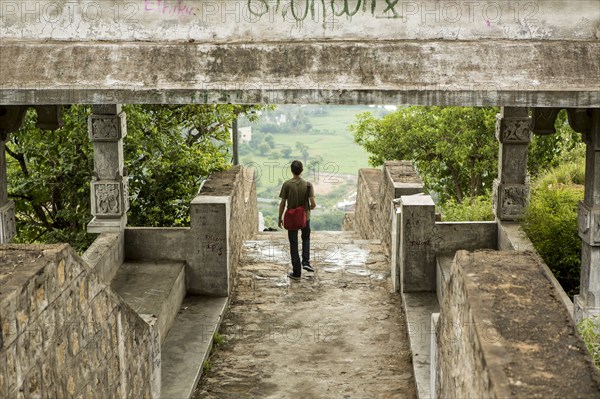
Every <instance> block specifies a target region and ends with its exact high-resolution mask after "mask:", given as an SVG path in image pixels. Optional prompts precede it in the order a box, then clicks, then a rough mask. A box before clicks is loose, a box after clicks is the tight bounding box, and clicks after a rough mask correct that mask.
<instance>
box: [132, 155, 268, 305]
mask: <svg viewBox="0 0 600 399" xmlns="http://www.w3.org/2000/svg"><path fill="white" fill-rule="evenodd" d="M190 219H191V222H190V227H189V228H149V227H133V228H129V227H128V228H127V229H126V230H125V242H126V250H125V257H126V259H127V260H176V261H185V262H187V267H186V275H187V276H186V280H187V288H188V292H189V293H191V294H198V295H216V296H227V295H228V294H229V293H230V292H231V288H232V284H233V281H234V279H235V275H236V272H237V270H236V267H235V266H236V265H237V264H238V262H239V259H240V256H241V253H242V246H243V242H244V241H245V240H248V239H251V238H252V237H254V235H255V234H256V232H257V231H258V206H257V199H256V182H255V180H254V174H253V172H252V171H251V170H244V169H243V168H242V167H241V166H233V167H231V169H229V170H227V171H223V172H217V173H214V174H212V175H211V176H210V178H209V179H208V180H207V181H206V182H205V183H204V185H203V186H202V188H201V190H200V193H199V194H198V195H197V196H196V198H194V199H193V200H192V203H191V205H190Z"/></svg>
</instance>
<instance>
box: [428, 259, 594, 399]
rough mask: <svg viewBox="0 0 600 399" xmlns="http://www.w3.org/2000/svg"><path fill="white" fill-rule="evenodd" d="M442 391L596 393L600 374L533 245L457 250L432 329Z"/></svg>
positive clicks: (457, 394) (476, 394)
mask: <svg viewBox="0 0 600 399" xmlns="http://www.w3.org/2000/svg"><path fill="white" fill-rule="evenodd" d="M436 343H437V349H436V357H437V368H436V370H437V375H432V379H434V383H435V387H436V389H435V392H436V394H437V397H441V398H498V399H499V398H502V399H505V398H533V397H536V398H548V397H553V398H566V397H568V398H600V374H599V373H598V370H597V369H596V367H595V366H594V365H593V363H592V361H591V358H590V356H589V354H588V352H587V349H586V348H585V345H584V343H583V341H582V340H581V338H580V337H579V335H578V334H577V332H576V327H575V325H574V323H573V320H572V319H571V316H570V315H569V313H568V312H567V310H566V309H565V308H564V306H563V304H562V303H561V301H560V299H559V298H558V295H557V293H556V292H555V289H554V286H553V285H552V282H551V281H550V280H549V279H548V277H547V276H546V274H545V272H544V270H543V268H542V266H541V264H540V262H539V260H538V258H537V257H536V256H535V255H534V254H533V253H532V252H530V251H490V250H482V251H475V252H467V251H459V252H457V254H456V257H455V259H454V263H453V265H452V267H451V272H450V277H449V281H448V283H447V286H446V293H445V295H444V296H443V299H442V303H441V309H440V317H439V322H438V325H437V329H436Z"/></svg>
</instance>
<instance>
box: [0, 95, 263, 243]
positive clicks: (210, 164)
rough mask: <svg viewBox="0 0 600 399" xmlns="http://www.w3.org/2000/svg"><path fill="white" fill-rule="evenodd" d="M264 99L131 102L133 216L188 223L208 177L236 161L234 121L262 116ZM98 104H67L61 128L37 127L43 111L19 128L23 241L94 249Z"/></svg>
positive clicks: (16, 159) (14, 158)
mask: <svg viewBox="0 0 600 399" xmlns="http://www.w3.org/2000/svg"><path fill="white" fill-rule="evenodd" d="M261 108H262V107H260V106H237V105H236V106H234V105H218V106H217V105H185V106H157V105H149V106H141V105H130V106H125V107H124V110H125V112H126V113H127V126H128V135H127V137H126V138H125V143H124V144H125V145H124V147H125V148H124V150H125V151H124V152H125V164H126V167H127V169H128V172H129V184H130V196H131V209H130V211H129V223H130V224H131V225H144V226H183V225H187V224H188V223H189V208H188V207H189V201H190V200H191V199H192V197H193V196H194V195H195V194H196V193H197V191H198V187H199V184H200V181H201V179H202V178H203V177H206V176H207V175H208V174H209V173H210V172H212V171H214V170H219V169H224V168H226V167H227V166H228V165H229V159H230V156H229V153H228V149H229V144H230V143H229V127H230V126H231V123H232V121H233V119H234V118H235V117H237V115H240V114H246V115H248V118H249V119H250V120H256V118H257V116H256V110H259V109H261ZM90 112H91V109H90V107H85V106H79V105H77V106H72V107H70V108H68V109H65V112H64V113H63V119H64V122H65V125H64V126H63V127H62V128H60V129H58V130H57V131H54V132H48V131H42V130H40V129H38V128H36V127H35V120H36V116H35V112H34V111H29V112H28V113H27V116H26V119H25V122H24V125H23V127H22V128H21V129H20V130H19V131H18V132H16V133H15V134H13V135H11V142H9V143H8V144H7V147H6V148H7V153H8V155H9V165H8V166H9V168H8V172H9V173H8V174H9V176H8V183H9V195H10V196H11V198H13V199H14V200H15V204H16V211H17V226H18V230H19V232H18V236H17V241H18V242H47V243H51V242H68V243H70V244H71V245H73V246H74V247H75V248H77V249H78V250H83V249H85V248H87V246H88V245H89V244H90V242H91V240H92V239H93V238H94V236H93V235H88V234H87V233H86V232H85V226H86V225H87V223H88V222H89V220H90V219H91V211H90V193H89V182H90V179H91V176H92V171H93V152H92V145H91V142H90V141H89V139H88V135H87V117H88V116H89V114H90Z"/></svg>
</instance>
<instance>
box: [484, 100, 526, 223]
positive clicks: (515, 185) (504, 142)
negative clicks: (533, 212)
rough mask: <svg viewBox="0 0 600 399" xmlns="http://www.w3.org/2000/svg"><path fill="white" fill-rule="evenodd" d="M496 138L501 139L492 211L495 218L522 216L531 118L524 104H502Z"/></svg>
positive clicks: (509, 218)
mask: <svg viewBox="0 0 600 399" xmlns="http://www.w3.org/2000/svg"><path fill="white" fill-rule="evenodd" d="M496 138H497V139H498V141H499V142H500V151H499V157H498V178H497V179H496V180H494V187H493V189H494V193H493V203H494V213H495V214H496V218H497V219H498V220H517V219H519V218H521V217H522V216H523V212H524V210H525V206H526V204H527V200H528V198H529V176H528V175H527V151H528V146H529V142H530V141H531V121H530V118H529V116H528V113H527V108H515V107H502V112H501V113H500V114H498V116H497V117H496Z"/></svg>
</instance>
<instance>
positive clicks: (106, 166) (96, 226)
mask: <svg viewBox="0 0 600 399" xmlns="http://www.w3.org/2000/svg"><path fill="white" fill-rule="evenodd" d="M88 132H89V136H90V140H92V143H93V146H94V176H93V179H92V183H91V199H92V215H94V219H92V221H91V222H90V223H89V224H88V232H90V233H104V232H118V231H120V230H122V229H124V228H125V225H126V224H127V210H128V209H129V189H128V183H127V173H126V170H125V167H124V160H123V138H124V137H125V136H126V134H127V125H126V121H125V113H123V112H122V111H121V106H120V105H94V106H93V112H92V115H90V117H89V119H88Z"/></svg>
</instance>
